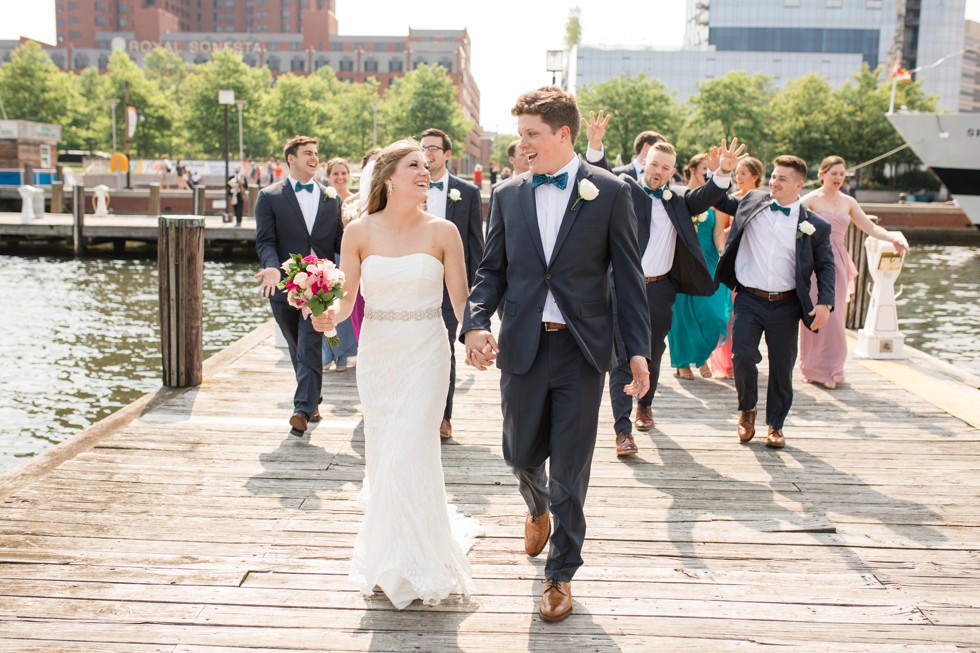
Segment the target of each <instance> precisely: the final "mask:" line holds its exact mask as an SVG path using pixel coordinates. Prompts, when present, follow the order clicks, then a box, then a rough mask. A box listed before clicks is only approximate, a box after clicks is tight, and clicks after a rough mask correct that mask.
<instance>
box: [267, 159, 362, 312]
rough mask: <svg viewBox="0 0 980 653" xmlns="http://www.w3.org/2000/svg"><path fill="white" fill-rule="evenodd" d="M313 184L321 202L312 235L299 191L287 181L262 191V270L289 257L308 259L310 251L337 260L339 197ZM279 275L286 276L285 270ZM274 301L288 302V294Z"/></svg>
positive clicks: (339, 236) (272, 266)
mask: <svg viewBox="0 0 980 653" xmlns="http://www.w3.org/2000/svg"><path fill="white" fill-rule="evenodd" d="M313 183H314V184H316V187H315V188H314V189H313V191H314V192H315V193H317V194H318V195H319V202H318V204H317V212H316V220H315V221H314V222H313V231H312V233H310V232H308V231H307V229H306V220H305V219H304V218H303V211H302V210H301V209H300V207H299V201H298V200H297V199H296V191H295V190H293V188H292V187H291V186H289V184H288V178H286V179H283V180H282V181H277V182H276V183H274V184H271V185H269V186H267V187H265V188H263V189H262V190H261V191H259V197H258V199H257V200H256V202H255V251H256V252H258V255H259V262H260V263H261V264H262V267H263V268H278V267H280V266H281V265H282V262H283V261H285V260H286V259H288V258H289V255H290V254H302V255H303V256H306V255H307V254H309V253H310V252H311V251H313V252H316V255H317V256H319V257H320V258H329V259H333V260H336V256H337V254H339V253H340V239H341V238H342V237H343V235H344V231H343V229H342V228H341V226H340V198H339V197H335V198H333V199H329V198H328V197H327V196H326V195H324V194H323V193H324V190H325V187H324V186H321V185H320V183H319V182H317V181H314V182H313ZM302 192H304V193H305V192H306V191H302ZM279 272H280V274H283V271H282V269H280V271H279ZM272 301H280V302H285V301H286V293H284V292H281V291H277V292H276V294H274V295H273V296H272Z"/></svg>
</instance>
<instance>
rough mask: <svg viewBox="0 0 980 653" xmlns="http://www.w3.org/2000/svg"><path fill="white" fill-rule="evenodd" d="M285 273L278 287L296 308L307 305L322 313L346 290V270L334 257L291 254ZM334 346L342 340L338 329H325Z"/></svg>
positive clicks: (308, 307)
mask: <svg viewBox="0 0 980 653" xmlns="http://www.w3.org/2000/svg"><path fill="white" fill-rule="evenodd" d="M282 269H283V270H284V271H285V272H286V277H285V278H284V279H283V280H282V281H280V282H279V289H280V290H285V291H286V301H288V302H289V305H290V306H292V307H293V308H297V309H300V310H303V309H306V310H308V311H309V312H310V313H312V314H313V315H314V316H317V317H319V316H320V315H322V314H323V312H324V311H325V310H327V309H328V308H330V307H331V306H332V305H333V304H334V302H336V301H337V300H338V299H341V298H343V296H344V295H346V294H347V293H345V292H344V291H343V287H344V273H343V272H341V271H340V269H338V268H337V266H336V265H334V263H333V261H330V260H327V259H322V258H317V257H315V256H313V255H310V256H300V255H299V254H290V255H289V258H288V259H286V260H285V261H283V262H282ZM323 335H325V336H326V337H327V342H329V343H330V346H331V347H336V346H337V345H339V344H340V338H338V337H337V332H336V331H331V332H328V333H324V334H323Z"/></svg>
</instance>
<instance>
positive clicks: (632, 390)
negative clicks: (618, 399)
mask: <svg viewBox="0 0 980 653" xmlns="http://www.w3.org/2000/svg"><path fill="white" fill-rule="evenodd" d="M630 370H631V371H632V372H633V381H632V382H631V383H630V384H629V385H626V386H624V387H623V392H625V393H626V394H628V395H633V396H635V397H642V396H643V395H645V394H646V393H648V392H649V391H650V369H649V368H648V367H647V359H646V358H644V357H643V356H633V357H631V358H630Z"/></svg>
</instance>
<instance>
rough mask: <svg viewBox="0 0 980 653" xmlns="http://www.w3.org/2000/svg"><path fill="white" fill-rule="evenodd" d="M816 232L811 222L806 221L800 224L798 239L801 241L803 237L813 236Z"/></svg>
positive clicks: (797, 233)
mask: <svg viewBox="0 0 980 653" xmlns="http://www.w3.org/2000/svg"><path fill="white" fill-rule="evenodd" d="M816 230H817V228H816V227H814V226H813V225H812V224H810V221H809V220H804V221H803V222H801V223H800V225H799V230H798V231H797V232H796V239H797V240H799V239H800V238H802V237H803V236H812V235H813V234H814V232H815V231H816Z"/></svg>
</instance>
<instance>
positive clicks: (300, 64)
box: [289, 59, 306, 73]
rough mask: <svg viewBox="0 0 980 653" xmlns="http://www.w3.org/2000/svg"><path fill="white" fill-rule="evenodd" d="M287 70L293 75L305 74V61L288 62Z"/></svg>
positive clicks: (294, 60)
mask: <svg viewBox="0 0 980 653" xmlns="http://www.w3.org/2000/svg"><path fill="white" fill-rule="evenodd" d="M289 69H290V70H291V71H293V72H294V73H302V72H306V59H293V60H292V61H290V62H289Z"/></svg>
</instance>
